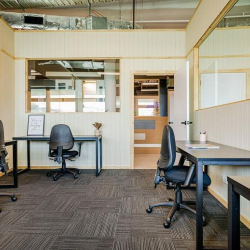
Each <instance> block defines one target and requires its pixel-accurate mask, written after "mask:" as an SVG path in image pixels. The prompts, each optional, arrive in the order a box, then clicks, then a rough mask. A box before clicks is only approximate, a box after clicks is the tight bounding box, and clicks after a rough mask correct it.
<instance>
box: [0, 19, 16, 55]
mask: <svg viewBox="0 0 250 250" xmlns="http://www.w3.org/2000/svg"><path fill="white" fill-rule="evenodd" d="M0 34H1V35H0V49H1V50H4V51H6V52H7V53H9V54H10V55H12V56H13V55H14V31H13V30H12V29H11V28H10V27H9V26H8V25H7V24H6V23H5V21H3V20H2V19H1V18H0Z"/></svg>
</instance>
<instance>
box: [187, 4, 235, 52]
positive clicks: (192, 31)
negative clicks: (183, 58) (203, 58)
mask: <svg viewBox="0 0 250 250" xmlns="http://www.w3.org/2000/svg"><path fill="white" fill-rule="evenodd" d="M230 1H231V0H202V1H201V3H200V5H199V8H198V9H197V11H196V13H195V15H194V16H193V18H192V20H191V22H190V23H189V25H188V27H187V30H186V51H187V52H188V51H190V50H191V49H192V48H193V47H194V46H195V44H196V43H197V42H198V41H199V40H200V38H201V37H202V35H203V34H204V33H205V32H206V30H207V29H208V28H209V26H210V25H211V24H212V22H213V21H214V20H215V19H216V17H217V16H218V15H219V14H220V12H221V11H222V10H223V8H224V7H225V6H226V4H227V3H228V2H230Z"/></svg>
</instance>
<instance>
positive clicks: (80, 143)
mask: <svg viewBox="0 0 250 250" xmlns="http://www.w3.org/2000/svg"><path fill="white" fill-rule="evenodd" d="M82 144H83V142H78V146H79V149H78V152H79V154H78V155H79V157H80V156H81V150H82Z"/></svg>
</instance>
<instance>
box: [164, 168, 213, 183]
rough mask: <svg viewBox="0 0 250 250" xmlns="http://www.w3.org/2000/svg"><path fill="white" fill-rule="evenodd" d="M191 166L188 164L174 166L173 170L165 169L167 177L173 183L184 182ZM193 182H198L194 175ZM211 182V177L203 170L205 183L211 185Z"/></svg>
mask: <svg viewBox="0 0 250 250" xmlns="http://www.w3.org/2000/svg"><path fill="white" fill-rule="evenodd" d="M188 170H189V167H187V166H173V168H172V169H171V170H168V171H164V174H165V177H166V179H167V180H168V181H170V182H173V183H181V184H184V182H185V179H186V177H187V174H188ZM192 183H196V178H195V176H194V178H193V180H192ZM210 184H211V179H210V177H209V176H208V175H207V174H206V173H204V172H203V185H204V186H206V187H207V186H209V185H210Z"/></svg>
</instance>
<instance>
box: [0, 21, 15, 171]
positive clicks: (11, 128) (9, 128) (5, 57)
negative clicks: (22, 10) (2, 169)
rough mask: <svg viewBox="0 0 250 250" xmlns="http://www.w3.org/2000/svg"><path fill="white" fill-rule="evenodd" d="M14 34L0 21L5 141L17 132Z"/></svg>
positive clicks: (0, 88) (0, 96) (0, 84)
mask: <svg viewBox="0 0 250 250" xmlns="http://www.w3.org/2000/svg"><path fill="white" fill-rule="evenodd" d="M13 55H14V32H13V30H12V29H11V28H10V27H9V26H7V25H6V24H5V22H4V21H3V20H1V19H0V120H2V121H3V124H4V129H5V139H6V140H9V139H11V138H12V136H13V134H14V132H15V125H14V124H15V120H14V118H15V96H14V94H13V93H14V92H15V82H14V64H15V63H14V59H13V58H12V57H11V56H13ZM7 150H8V152H9V158H10V161H9V163H10V164H9V165H10V167H11V166H12V148H11V147H8V149H7Z"/></svg>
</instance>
